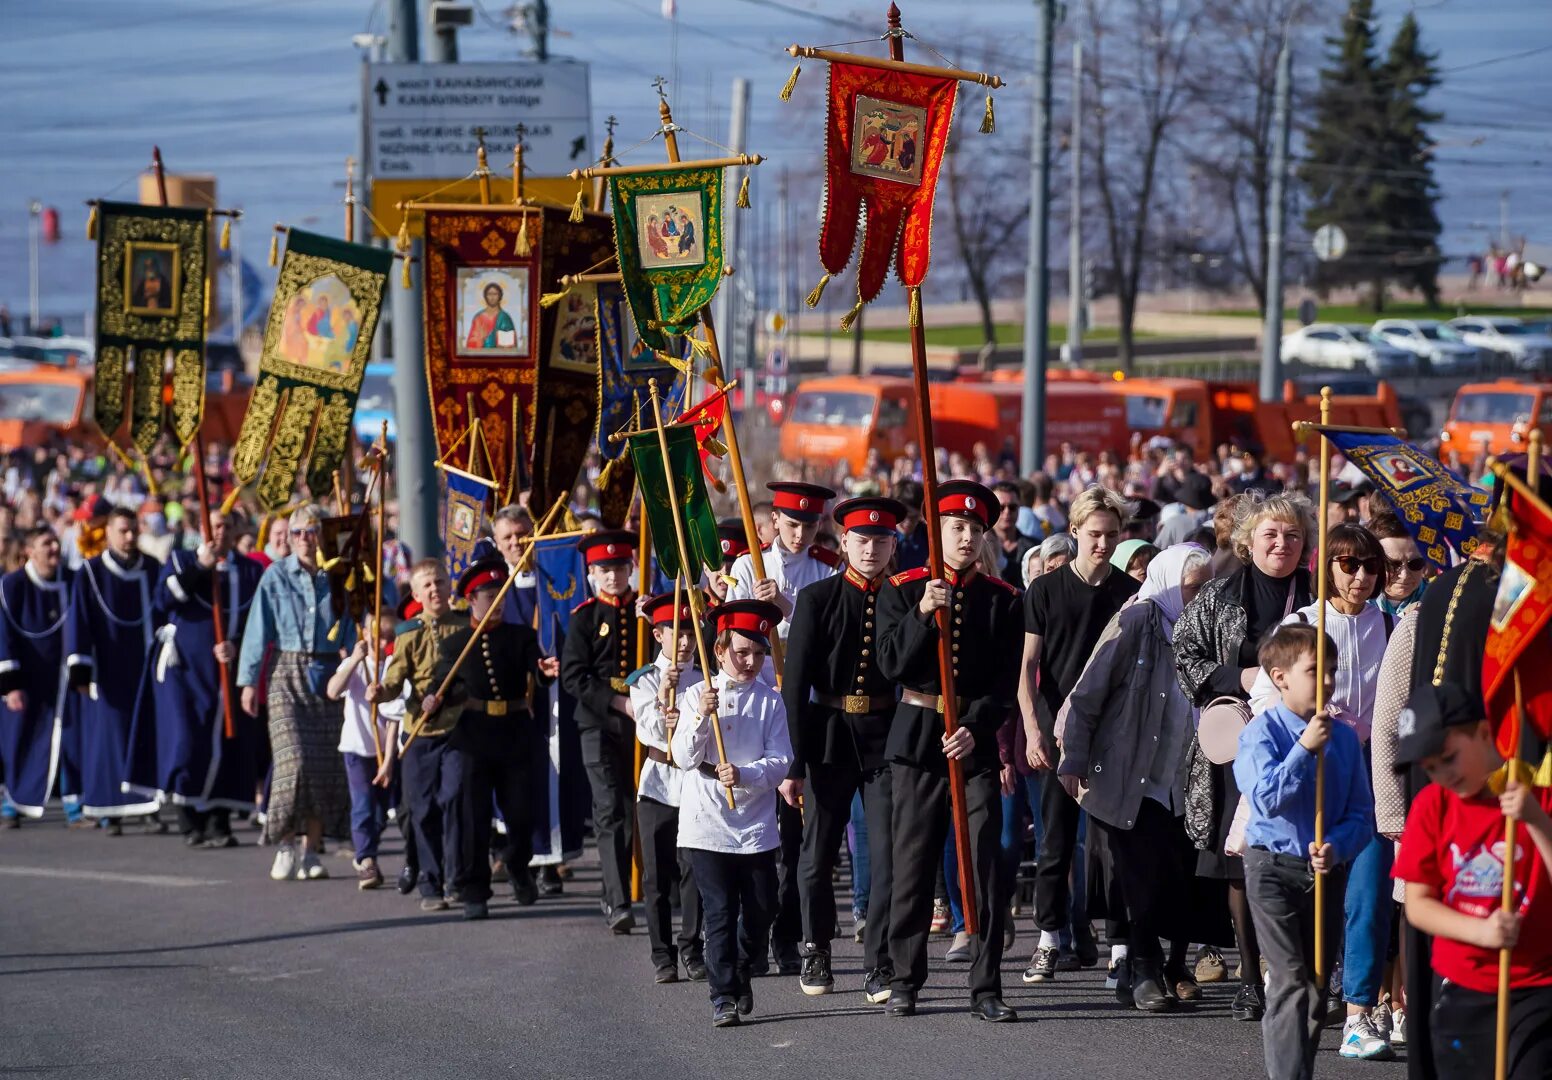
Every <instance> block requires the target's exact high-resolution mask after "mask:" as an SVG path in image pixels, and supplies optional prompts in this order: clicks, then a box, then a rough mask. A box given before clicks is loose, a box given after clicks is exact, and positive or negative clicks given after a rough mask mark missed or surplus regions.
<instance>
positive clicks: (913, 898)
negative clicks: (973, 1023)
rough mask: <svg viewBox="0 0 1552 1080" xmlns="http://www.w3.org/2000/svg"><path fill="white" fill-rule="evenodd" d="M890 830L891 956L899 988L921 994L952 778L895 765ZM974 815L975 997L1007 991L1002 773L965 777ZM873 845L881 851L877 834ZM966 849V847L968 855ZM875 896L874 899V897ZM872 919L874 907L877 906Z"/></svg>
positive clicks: (967, 805) (972, 955) (968, 802)
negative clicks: (1004, 980) (1004, 987)
mask: <svg viewBox="0 0 1552 1080" xmlns="http://www.w3.org/2000/svg"><path fill="white" fill-rule="evenodd" d="M890 770H891V777H890V784H891V788H892V791H893V795H894V799H893V802H892V804H891V807H892V810H891V816H890V835H891V837H892V839H893V842H894V843H893V847H894V868H893V870H894V873H893V877H894V881H893V886H892V888H891V897H892V899H891V901H890V907H889V915H890V921H889V957H890V961H891V963H892V965H893V967H894V973H895V974H894V980H893V984H892V985H893V988H894V991H895V992H896V993H899V992H901V991H902V990H903V991H906V992H909V993H912V994H914V993H917V992H918V991H919V990H921V988H922V986H923V985H924V984H925V983H926V981H927V935H928V932H929V931H930V929H931V926H932V894H933V882H934V880H935V879H936V877H937V873H938V867H939V865H940V864H941V863H942V862H943V845H944V841H945V840H946V839H947V837H948V829H949V818H950V810H949V794H948V777H947V776H946V775H937V774H934V773H930V772H926V771H925V770H922V769H918V768H916V767H915V766H914V765H904V764H901V763H899V762H896V763H894V764H893V765H891V766H890ZM965 808H966V810H967V812H968V814H969V817H970V864H971V866H973V867H974V868H975V900H976V910H977V912H978V913H979V915H980V933H978V934H977V935H976V936H975V938H974V940H972V941H971V943H970V1000H971V1001H972V1002H978V1001H981V1000H982V999H983V998H989V997H1001V996H1002V972H1001V970H1000V968H1001V965H1002V931H1003V924H1004V923H1005V921H1006V920H1007V917H1008V908H1007V905H1005V904H1002V903H999V902H997V901H998V898H999V897H1001V896H1002V887H1001V881H1000V880H999V879H1000V878H1001V871H1000V869H999V864H1000V863H1001V861H1002V789H1001V787H1000V785H999V784H998V780H997V774H996V773H995V772H985V773H981V774H980V775H978V776H969V777H966V778H965ZM868 850H869V852H870V853H873V852H877V850H878V848H877V846H876V845H875V844H874V842H873V837H872V835H871V834H870V835H869V836H868ZM964 857H965V856H964V853H963V852H961V853H960V858H961V859H963V858H964ZM870 903H871V901H870ZM868 914H869V921H870V922H871V921H872V909H871V908H869V912H868Z"/></svg>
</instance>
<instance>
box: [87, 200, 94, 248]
mask: <svg viewBox="0 0 1552 1080" xmlns="http://www.w3.org/2000/svg"><path fill="white" fill-rule="evenodd" d="M86 238H87V239H88V240H95V239H97V207H96V205H95V204H93V206H92V211H91V213H89V214H87V215H86Z"/></svg>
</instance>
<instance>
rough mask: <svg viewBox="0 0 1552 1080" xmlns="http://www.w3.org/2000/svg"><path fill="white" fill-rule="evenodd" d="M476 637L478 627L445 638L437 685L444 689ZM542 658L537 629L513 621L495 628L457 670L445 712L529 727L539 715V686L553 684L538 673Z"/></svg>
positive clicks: (478, 643)
mask: <svg viewBox="0 0 1552 1080" xmlns="http://www.w3.org/2000/svg"><path fill="white" fill-rule="evenodd" d="M473 634H474V627H472V626H466V627H464V628H463V629H462V630H456V631H454V632H453V633H451V634H449V635H448V636H447V637H445V638H443V639H442V642H441V645H440V647H439V648H440V653H441V655H440V656H439V657H438V660H437V666H436V670H435V672H434V674H433V675H432V680H431V685H432V686H441V685H442V681H443V680H444V679H446V678H447V675H448V673H449V672H450V671H452V669H453V664H454V663H456V662H457V660H458V657H459V656H460V655H462V653H463V650H464V646H465V645H467V644H468V643H469V638H470V637H471V636H473ZM542 655H543V654H542V653H540V651H539V635H538V634H537V633H536V632H535V631H534V628H533V627H531V626H521V625H513V624H512V623H498V624H497V625H495V626H492V627H490V628H489V629H487V630H486V631H485V633H483V634H481V635H480V639H479V641H478V642H477V643H476V644H475V646H474V649H473V651H471V652H470V653H469V658H468V659H467V660H465V661H464V662H463V666H462V667H460V668H459V669H458V675H457V677H456V678H454V679H453V683H452V685H451V686H449V687H448V688H447V695H446V697H445V699H444V704H443V705H442V708H443V709H444V710H446V711H449V712H452V714H453V715H454V716H456V715H458V711H460V710H462V711H467V712H474V713H483V714H486V715H489V716H494V717H497V718H498V719H499V718H501V717H511V718H512V719H513V721H514V722H517V723H525V724H526V723H527V722H528V718H529V717H531V716H532V715H533V712H534V705H533V692H534V687H535V686H536V685H538V686H548V685H549V683H550V682H551V680H550V679H549V677H547V676H546V675H544V674H543V673H542V672H541V671H540V670H539V659H540V657H541V656H542Z"/></svg>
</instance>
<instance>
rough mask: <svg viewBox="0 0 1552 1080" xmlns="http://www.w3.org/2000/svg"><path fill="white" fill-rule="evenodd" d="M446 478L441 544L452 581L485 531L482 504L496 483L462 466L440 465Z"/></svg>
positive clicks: (467, 562) (467, 563)
mask: <svg viewBox="0 0 1552 1080" xmlns="http://www.w3.org/2000/svg"><path fill="white" fill-rule="evenodd" d="M442 475H443V476H445V477H446V478H447V507H446V510H445V511H444V513H443V516H442V547H443V548H444V549H445V550H446V552H447V572H448V574H449V575H451V576H452V579H453V580H454V581H457V580H458V575H459V574H462V573H463V572H464V570H465V569H466V568H467V567H468V565H469V564H470V563H471V562H473V561H474V546H475V544H476V543H478V542H479V539H480V536H481V534H483V533H484V531H485V504H486V502H487V501H489V499H490V493H491V492H492V491H494V490H495V488H496V485H495V484H494V483H492V482H491V481H489V480H485V479H483V478H481V477H478V476H474V475H472V474H471V473H466V472H464V471H463V470H462V469H454V468H452V467H451V466H448V465H444V466H442Z"/></svg>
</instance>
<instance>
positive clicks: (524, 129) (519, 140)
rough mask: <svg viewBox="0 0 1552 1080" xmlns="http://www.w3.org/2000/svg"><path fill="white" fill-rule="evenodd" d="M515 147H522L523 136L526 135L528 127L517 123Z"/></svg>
mask: <svg viewBox="0 0 1552 1080" xmlns="http://www.w3.org/2000/svg"><path fill="white" fill-rule="evenodd" d="M516 130H517V145H518V146H522V145H523V136H524V135H527V134H528V125H527V124H524V123H522V122H521V121H519V123H518V125H517V129H516Z"/></svg>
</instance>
